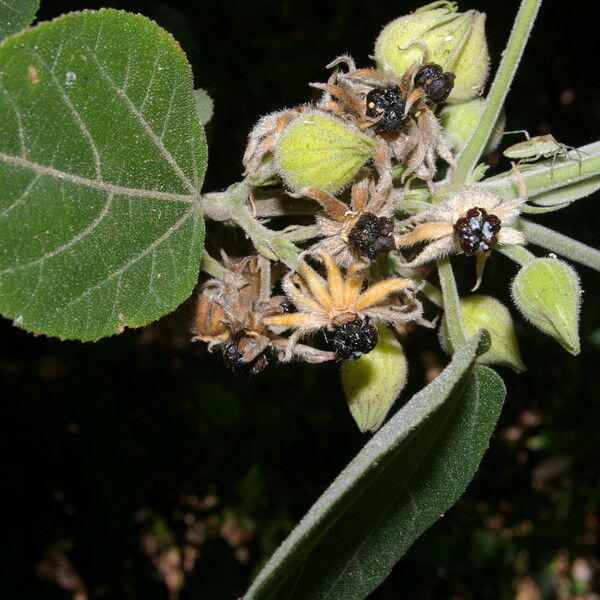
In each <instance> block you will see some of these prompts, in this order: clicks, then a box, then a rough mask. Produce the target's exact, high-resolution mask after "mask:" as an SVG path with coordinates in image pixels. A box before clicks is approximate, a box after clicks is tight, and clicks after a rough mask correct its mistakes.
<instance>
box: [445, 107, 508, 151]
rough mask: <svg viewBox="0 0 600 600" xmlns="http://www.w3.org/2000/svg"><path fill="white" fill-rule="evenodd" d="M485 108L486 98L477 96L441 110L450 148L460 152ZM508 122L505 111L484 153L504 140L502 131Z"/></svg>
mask: <svg viewBox="0 0 600 600" xmlns="http://www.w3.org/2000/svg"><path fill="white" fill-rule="evenodd" d="M484 108H485V99H484V98H475V100H470V101H469V102H463V103H461V104H452V105H450V106H444V108H443V109H442V110H441V111H440V123H441V125H442V127H443V129H444V134H445V136H446V143H447V145H448V147H449V148H450V150H452V151H453V152H455V153H458V152H460V151H461V150H462V149H463V148H464V147H465V146H466V145H467V142H468V141H469V138H470V137H471V136H472V135H473V133H474V132H475V129H476V128H477V124H478V123H479V119H480V118H481V115H482V113H483V109H484ZM505 124H506V115H505V113H504V111H502V113H501V114H500V116H499V117H498V120H497V121H496V125H495V126H494V128H493V129H492V134H491V136H490V139H489V141H488V143H487V146H486V147H485V150H484V154H488V153H490V152H491V151H492V150H495V149H496V148H497V147H498V144H500V141H501V140H502V133H503V131H504V126H505Z"/></svg>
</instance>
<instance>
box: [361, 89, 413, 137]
mask: <svg viewBox="0 0 600 600" xmlns="http://www.w3.org/2000/svg"><path fill="white" fill-rule="evenodd" d="M366 101H367V109H366V112H367V116H368V117H371V118H372V119H375V118H377V117H379V116H381V118H380V119H379V121H378V122H377V123H375V125H373V128H374V129H375V130H376V131H381V132H384V133H392V132H395V131H398V130H399V129H400V128H401V126H402V119H403V118H404V108H405V106H406V102H405V101H404V99H403V98H402V94H401V92H400V88H399V87H398V86H393V87H388V88H375V89H373V90H371V91H370V92H369V93H368V94H367V99H366Z"/></svg>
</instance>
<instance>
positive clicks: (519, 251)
mask: <svg viewBox="0 0 600 600" xmlns="http://www.w3.org/2000/svg"><path fill="white" fill-rule="evenodd" d="M497 250H498V252H500V253H501V254H504V256H506V257H507V258H510V259H511V260H513V261H514V262H516V263H517V264H519V265H521V266H523V265H526V264H527V263H529V262H531V261H532V260H534V259H535V254H533V252H529V250H527V248H525V247H524V246H518V245H514V246H498V247H497Z"/></svg>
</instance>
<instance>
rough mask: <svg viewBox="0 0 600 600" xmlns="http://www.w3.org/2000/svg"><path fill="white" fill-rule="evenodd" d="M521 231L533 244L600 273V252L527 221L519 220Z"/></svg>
mask: <svg viewBox="0 0 600 600" xmlns="http://www.w3.org/2000/svg"><path fill="white" fill-rule="evenodd" d="M519 229H520V230H521V231H522V232H523V235H525V237H526V238H527V240H528V241H529V242H531V243H532V244H535V245H536V246H541V247H542V248H546V250H550V251H551V252H556V253H557V254H560V255H561V256H564V257H565V258H568V259H570V260H573V261H575V262H578V263H580V264H582V265H585V266H586V267H590V268H591V269H594V270H595V271H600V250H596V248H592V247H590V246H587V245H586V244H582V243H581V242H578V241H577V240H574V239H572V238H570V237H568V236H566V235H563V234H562V233H557V232H556V231H553V230H552V229H548V228H547V227H544V226H543V225H538V224H537V223H532V222H531V221H526V220H525V219H519Z"/></svg>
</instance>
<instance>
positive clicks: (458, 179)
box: [448, 0, 542, 191]
mask: <svg viewBox="0 0 600 600" xmlns="http://www.w3.org/2000/svg"><path fill="white" fill-rule="evenodd" d="M541 3H542V0H523V1H522V2H521V6H520V8H519V12H518V13H517V16H516V18H515V24H514V26H513V28H512V31H511V33H510V37H509V40H508V44H507V45H506V48H505V50H504V52H503V56H502V61H501V62H500V66H499V67H498V71H497V72H496V77H495V78H494V82H493V83H492V86H491V88H490V91H489V94H488V97H487V101H486V105H485V109H484V111H483V113H482V115H481V118H480V119H479V123H478V125H477V127H476V128H475V131H474V133H473V135H472V136H471V138H470V139H469V141H468V142H467V145H466V146H465V148H464V149H463V151H462V152H461V153H460V155H459V157H458V158H457V161H456V167H455V169H454V171H453V173H452V175H451V179H450V186H449V187H450V188H451V189H450V190H448V191H454V189H456V188H460V187H463V186H464V185H465V184H467V183H468V182H469V178H470V175H471V173H472V171H473V169H474V168H475V166H476V165H477V163H478V161H479V159H480V157H481V155H482V153H483V150H484V148H485V145H486V144H487V141H488V139H489V137H490V134H491V132H492V129H493V127H494V124H495V123H496V120H497V119H498V115H499V114H500V111H501V110H502V106H503V105H504V100H505V99H506V95H507V94H508V90H509V89H510V85H511V83H512V80H513V78H514V76H515V73H516V70H517V66H518V65H519V61H520V60H521V56H522V55H523V51H524V50H525V45H526V43H527V38H528V37H529V34H530V32H531V28H532V27H533V22H534V21H535V17H536V15H537V12H538V10H539V8H540V5H541Z"/></svg>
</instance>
